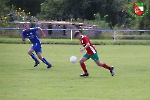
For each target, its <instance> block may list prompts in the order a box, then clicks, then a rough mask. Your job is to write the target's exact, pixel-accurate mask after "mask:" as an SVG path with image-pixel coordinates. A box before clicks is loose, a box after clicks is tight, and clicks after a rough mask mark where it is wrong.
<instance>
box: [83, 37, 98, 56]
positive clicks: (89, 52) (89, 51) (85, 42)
mask: <svg viewBox="0 0 150 100" xmlns="http://www.w3.org/2000/svg"><path fill="white" fill-rule="evenodd" d="M80 42H81V44H82V45H83V47H85V46H86V44H87V43H89V44H90V46H89V47H88V48H86V51H87V54H88V55H92V54H94V53H96V52H97V51H96V49H95V47H94V46H93V44H92V43H91V41H90V40H89V38H88V37H87V36H85V35H82V36H81V39H80Z"/></svg>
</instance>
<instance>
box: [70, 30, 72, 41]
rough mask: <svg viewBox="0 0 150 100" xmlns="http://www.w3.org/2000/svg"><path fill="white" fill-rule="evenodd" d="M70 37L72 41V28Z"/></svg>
mask: <svg viewBox="0 0 150 100" xmlns="http://www.w3.org/2000/svg"><path fill="white" fill-rule="evenodd" d="M70 38H71V41H72V30H71V37H70Z"/></svg>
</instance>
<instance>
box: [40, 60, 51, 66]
mask: <svg viewBox="0 0 150 100" xmlns="http://www.w3.org/2000/svg"><path fill="white" fill-rule="evenodd" d="M42 61H43V63H45V64H46V65H48V66H51V64H50V63H49V62H48V61H47V60H46V59H45V58H42Z"/></svg>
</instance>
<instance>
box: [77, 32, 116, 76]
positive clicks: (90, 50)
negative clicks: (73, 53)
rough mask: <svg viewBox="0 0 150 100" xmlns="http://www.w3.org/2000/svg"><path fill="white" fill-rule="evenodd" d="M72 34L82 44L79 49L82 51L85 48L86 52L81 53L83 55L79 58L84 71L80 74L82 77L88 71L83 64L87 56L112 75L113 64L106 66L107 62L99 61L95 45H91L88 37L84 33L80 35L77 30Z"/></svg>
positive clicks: (87, 74) (86, 74)
mask: <svg viewBox="0 0 150 100" xmlns="http://www.w3.org/2000/svg"><path fill="white" fill-rule="evenodd" d="M74 36H75V37H76V38H77V39H79V40H80V42H81V44H82V45H83V48H80V51H81V52H83V51H84V50H86V51H87V52H86V53H85V54H84V55H83V57H81V59H80V60H79V63H80V65H81V68H82V69H83V71H84V73H83V74H81V75H80V76H82V77H84V76H89V73H88V71H87V69H86V65H85V63H84V62H85V61H86V60H88V59H89V58H91V59H93V60H94V61H95V63H96V64H97V65H98V66H101V67H103V68H105V69H108V70H109V71H110V73H111V75H112V76H114V67H113V66H111V67H110V66H108V65H107V64H105V63H103V62H100V60H99V57H98V53H97V50H96V49H95V47H94V46H93V45H92V43H91V41H90V40H89V38H88V37H87V36H85V35H82V34H81V33H80V32H79V31H76V32H75V34H74Z"/></svg>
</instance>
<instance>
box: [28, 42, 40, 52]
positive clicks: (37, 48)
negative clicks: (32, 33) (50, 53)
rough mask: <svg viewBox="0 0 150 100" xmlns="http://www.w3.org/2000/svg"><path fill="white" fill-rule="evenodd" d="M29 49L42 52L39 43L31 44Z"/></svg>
mask: <svg viewBox="0 0 150 100" xmlns="http://www.w3.org/2000/svg"><path fill="white" fill-rule="evenodd" d="M31 49H33V50H34V51H35V52H36V54H37V53H38V52H41V53H42V46H41V44H39V43H36V44H33V46H32V47H31Z"/></svg>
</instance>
